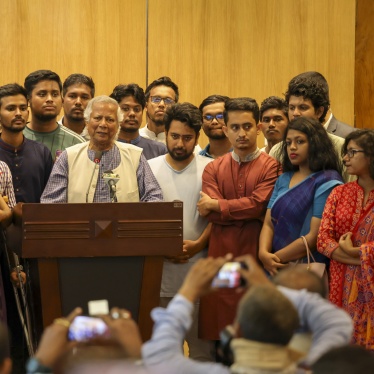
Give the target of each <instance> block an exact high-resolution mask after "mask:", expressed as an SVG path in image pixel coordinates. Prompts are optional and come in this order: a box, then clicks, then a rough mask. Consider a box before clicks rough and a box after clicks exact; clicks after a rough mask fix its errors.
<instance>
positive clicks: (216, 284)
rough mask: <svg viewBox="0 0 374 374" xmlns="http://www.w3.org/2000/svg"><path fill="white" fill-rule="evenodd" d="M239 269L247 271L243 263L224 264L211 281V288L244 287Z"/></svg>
mask: <svg viewBox="0 0 374 374" xmlns="http://www.w3.org/2000/svg"><path fill="white" fill-rule="evenodd" d="M240 269H247V265H246V264H245V263H244V262H226V264H224V265H223V266H222V267H221V269H220V270H219V272H218V273H217V275H216V276H215V277H214V279H213V281H212V287H213V288H236V287H243V286H245V280H244V278H242V276H241V275H240V272H239V270H240Z"/></svg>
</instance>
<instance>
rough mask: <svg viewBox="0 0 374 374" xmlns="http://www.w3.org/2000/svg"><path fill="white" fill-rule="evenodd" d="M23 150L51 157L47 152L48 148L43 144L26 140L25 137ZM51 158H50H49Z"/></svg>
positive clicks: (48, 151) (49, 152)
mask: <svg viewBox="0 0 374 374" xmlns="http://www.w3.org/2000/svg"><path fill="white" fill-rule="evenodd" d="M24 141H25V145H24V146H25V149H32V150H33V151H34V152H36V153H38V154H41V155H43V156H44V155H47V156H49V155H51V151H50V150H49V148H48V147H47V146H46V145H44V144H43V143H39V142H37V141H35V140H31V139H27V138H26V137H25V140H24ZM51 157H52V156H51Z"/></svg>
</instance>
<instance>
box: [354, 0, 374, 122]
mask: <svg viewBox="0 0 374 374" xmlns="http://www.w3.org/2000/svg"><path fill="white" fill-rule="evenodd" d="M373 19H374V2H373V1H372V0H357V23H356V66H355V115H356V127H360V128H368V129H369V128H370V129H374V123H373V118H374V106H373V94H374V70H373V66H374V39H373V33H374V24H373Z"/></svg>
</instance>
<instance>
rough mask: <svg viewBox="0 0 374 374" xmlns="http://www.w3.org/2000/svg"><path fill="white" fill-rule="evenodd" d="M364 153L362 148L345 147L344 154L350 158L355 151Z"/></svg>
mask: <svg viewBox="0 0 374 374" xmlns="http://www.w3.org/2000/svg"><path fill="white" fill-rule="evenodd" d="M360 152H362V153H365V151H364V150H362V149H347V151H346V152H345V154H346V155H347V156H348V157H349V158H352V157H353V156H354V155H355V154H356V153H360Z"/></svg>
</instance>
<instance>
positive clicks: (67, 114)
mask: <svg viewBox="0 0 374 374" xmlns="http://www.w3.org/2000/svg"><path fill="white" fill-rule="evenodd" d="M94 96H95V83H94V81H93V80H92V78H90V77H87V75H84V74H71V75H69V76H68V77H67V78H66V79H65V82H64V84H63V85H62V108H63V109H64V116H63V117H62V118H61V120H60V121H59V122H58V123H59V124H60V125H62V126H65V127H67V128H68V129H70V130H72V131H74V132H75V133H77V134H79V135H80V136H82V137H83V138H84V139H86V140H90V136H89V135H88V131H87V127H86V122H85V121H84V110H85V109H86V106H87V104H88V102H89V101H90V100H91V99H92V98H93V97H94Z"/></svg>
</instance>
